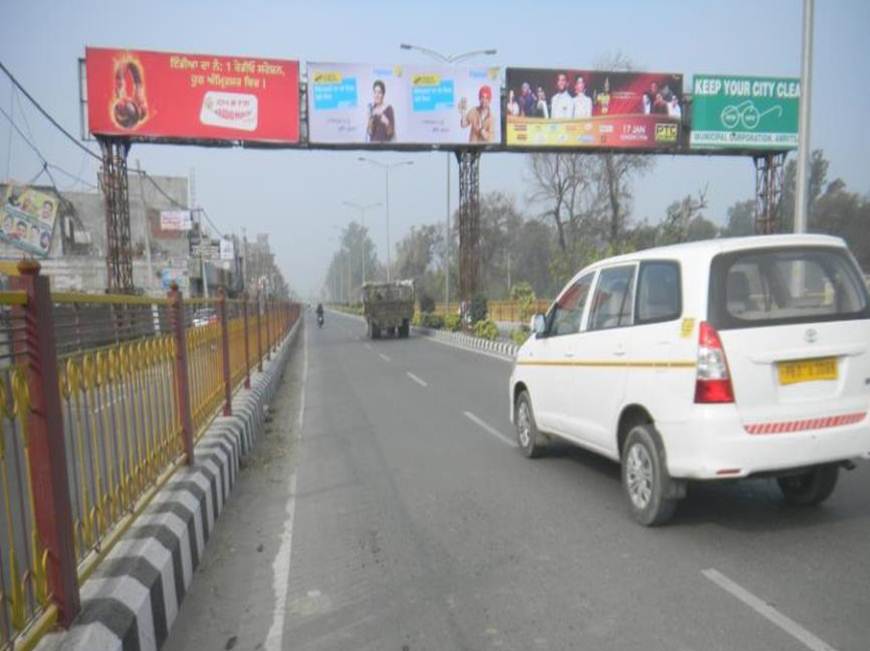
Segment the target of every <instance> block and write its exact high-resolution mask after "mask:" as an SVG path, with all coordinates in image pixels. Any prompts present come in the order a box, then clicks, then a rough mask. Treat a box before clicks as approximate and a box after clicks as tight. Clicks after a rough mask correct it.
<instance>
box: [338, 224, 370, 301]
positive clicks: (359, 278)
mask: <svg viewBox="0 0 870 651" xmlns="http://www.w3.org/2000/svg"><path fill="white" fill-rule="evenodd" d="M339 242H340V248H339V250H338V251H336V252H335V253H334V254H333V256H332V260H331V261H330V264H329V268H328V269H327V272H326V283H325V289H326V291H327V293H328V294H329V295H330V296H331V298H332V300H334V301H339V300H342V301H344V300H349V301H350V302H352V303H355V302H356V301H357V300H358V298H359V295H360V293H359V290H360V287H361V286H362V282H363V258H365V276H366V280H375V279H378V278H382V277H383V275H384V270H383V269H382V268H381V265H380V263H379V262H378V258H377V255H376V253H375V245H374V243H373V242H372V240H371V238H370V237H369V235H368V229H367V228H366V227H364V226H362V225H361V224H359V223H357V222H350V223H349V224H348V225H347V226H345V228H344V229H343V230H342V232H341V236H340V238H339Z"/></svg>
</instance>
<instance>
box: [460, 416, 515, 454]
mask: <svg viewBox="0 0 870 651" xmlns="http://www.w3.org/2000/svg"><path fill="white" fill-rule="evenodd" d="M462 413H463V414H464V415H465V417H466V418H467V419H468V420H470V421H471V422H472V423H474V424H475V425H477V426H478V427H480V428H481V429H482V430H483V431H484V432H486V433H487V434H491V435H492V436H494V437H495V438H497V439H498V440H499V441H501V442H502V443H505V444H507V445H509V446H511V447H512V448H515V447H516V443H514V441H513V439H512V438H510V437H508V436H505V435H504V434H502V433H501V432H499V431H498V430H497V429H496V428H495V427H493V426H492V425H490V424H489V423H487V422H485V421H483V420H481V419H480V418H478V417H477V416H475V415H474V414H472V413H471V412H470V411H463V412H462Z"/></svg>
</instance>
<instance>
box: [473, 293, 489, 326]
mask: <svg viewBox="0 0 870 651" xmlns="http://www.w3.org/2000/svg"><path fill="white" fill-rule="evenodd" d="M486 313H487V305H486V296H485V295H484V294H475V295H474V297H473V298H472V299H471V322H472V323H477V322H478V321H484V320H485V319H486Z"/></svg>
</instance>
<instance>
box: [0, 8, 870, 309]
mask: <svg viewBox="0 0 870 651" xmlns="http://www.w3.org/2000/svg"><path fill="white" fill-rule="evenodd" d="M801 6H802V2H801V1H800V0H765V1H763V2H759V1H758V0H751V1H741V0H730V1H727V2H726V1H722V2H687V1H685V0H682V1H675V2H671V1H667V2H665V1H661V2H640V1H637V0H634V1H626V0H623V1H619V0H601V1H597V2H593V1H591V0H587V1H584V2H578V1H577V0H573V1H564V2H563V1H558V2H555V1H553V2H547V1H546V0H538V1H537V2H514V1H512V0H501V1H500V2H489V1H485V0H481V1H478V2H473V3H472V2H467V1H463V2H458V1H456V2H454V1H452V0H439V1H438V2H410V1H406V2H388V1H356V2H328V1H314V0H310V1H309V2H278V1H272V2H250V1H248V2H226V3H225V2H220V1H211V2H206V1H204V0H197V1H193V0H186V1H183V2H182V1H179V0H176V1H174V2H165V1H160V0H149V1H148V2H139V3H135V2H125V3H120V2H74V1H70V2H47V1H43V0H3V2H2V7H3V11H2V17H3V25H4V30H3V36H2V38H0V60H2V61H3V63H4V64H5V65H6V66H7V67H9V68H10V70H12V72H13V74H15V75H16V76H17V77H18V78H19V80H20V81H21V82H22V83H23V84H24V85H25V86H26V87H27V88H28V89H29V90H30V92H31V93H32V94H33V95H34V96H35V97H36V98H37V99H38V100H39V101H40V102H41V103H42V104H43V105H44V106H45V108H46V109H47V110H48V111H49V112H50V113H51V114H52V115H54V116H55V117H56V118H57V119H58V120H59V121H60V122H61V123H62V124H63V125H64V126H66V127H67V128H68V129H69V130H70V131H73V132H74V133H76V134H78V131H79V126H78V125H79V107H78V91H77V64H76V60H77V59H78V58H79V57H82V56H84V48H85V45H94V46H106V47H126V48H131V49H155V50H170V51H178V52H190V53H203V54H219V55H246V56H257V57H273V58H290V59H299V60H300V61H302V62H304V61H306V60H312V61H318V60H319V61H360V62H396V63H426V62H428V61H429V60H428V59H426V58H425V57H424V56H422V55H420V54H417V53H414V52H406V51H403V50H400V49H399V43H401V42H409V43H414V44H418V45H423V46H427V47H430V48H434V49H437V50H440V51H442V52H444V53H459V52H464V51H467V50H472V49H482V48H497V49H498V55H497V56H495V57H482V58H478V59H476V60H474V63H485V64H487V65H499V66H508V65H516V66H526V67H561V66H565V67H569V66H570V67H589V66H593V65H594V64H595V63H596V62H597V61H598V60H600V59H601V58H602V57H604V56H607V55H608V54H613V53H615V52H617V51H619V52H622V53H623V54H624V55H626V56H627V57H628V58H629V59H631V60H632V61H633V62H634V64H635V66H636V67H637V68H638V69H641V70H650V71H666V72H682V73H683V74H684V75H685V76H686V80H685V84H686V88H687V89H688V88H690V86H689V85H688V84H689V81H690V77H691V75H692V74H693V73H700V72H707V73H732V74H757V75H772V76H798V75H799V74H800V47H801V36H800V35H801ZM868 31H870V2H868V1H867V0H853V1H847V0H817V2H816V21H815V58H814V82H813V94H812V95H813V96H812V101H813V104H812V111H813V121H812V145H813V147H814V148H815V147H822V148H824V150H825V153H826V155H827V156H828V157H829V158H830V160H831V169H830V176H831V177H832V178H833V177H836V176H839V177H842V178H843V179H844V180H845V181H846V183H847V184H848V186H849V187H850V188H851V189H852V190H855V191H859V192H861V193H865V192H868V191H870V162H868V154H870V136H868V127H867V122H868V116H870V83H868V82H870V75H868V70H867V67H866V65H867V62H868V61H870V38H868ZM0 106H2V107H3V108H4V110H6V111H7V112H8V111H9V106H10V84H9V83H8V81H7V80H6V79H5V78H3V77H2V76H0ZM23 106H24V111H25V115H26V117H27V122H28V125H29V128H30V130H31V131H32V133H33V137H34V139H35V141H36V143H37V145H38V146H39V147H40V149H41V150H42V152H43V154H44V155H45V156H46V157H47V158H48V159H49V160H50V161H51V162H52V163H54V164H57V165H60V166H61V167H64V168H66V169H68V170H70V171H72V172H74V173H77V174H80V175H81V176H83V177H84V178H85V179H87V180H89V181H90V182H92V183H93V182H94V181H95V178H96V176H95V175H96V165H95V162H94V161H92V160H89V159H88V158H87V157H85V156H84V154H82V153H81V152H80V151H78V150H77V149H76V148H75V147H74V146H73V145H72V144H71V143H69V142H68V141H65V140H64V139H63V137H62V136H60V135H59V134H58V133H57V132H55V131H54V130H53V129H52V128H51V127H50V126H49V125H48V124H47V123H46V122H45V120H43V119H42V118H41V117H40V116H39V115H38V114H37V113H36V112H35V111H34V110H33V109H32V108H31V107H30V106H29V105H27V103H26V101H24V103H23ZM17 111H18V108H17V106H16V115H17V116H19V117H18V119H19V120H20V114H19V113H18V112H17ZM22 128H25V132H26V131H27V128H26V127H24V126H23V125H22ZM91 146H92V148H94V149H96V147H94V145H91ZM0 154H2V156H0V176H5V175H6V173H7V161H8V165H9V171H8V173H9V176H11V177H12V178H15V179H18V180H26V179H28V178H30V177H32V176H33V175H34V174H35V173H36V172H37V171H38V170H39V168H40V167H41V165H40V163H39V162H38V159H37V158H36V156H35V155H34V154H32V153H31V152H30V151H29V150H28V149H27V147H26V145H25V144H24V143H23V142H22V141H21V140H20V139H18V138H17V136H12V145H11V149H10V130H9V127H8V124H6V123H5V120H4V119H2V118H0ZM358 155H359V154H358V153H357V152H315V151H248V150H241V149H233V150H223V149H200V148H195V147H178V146H155V145H136V146H134V147H133V149H132V151H131V154H130V163H131V165H134V164H135V161H136V160H137V159H139V160H140V161H141V163H142V166H143V167H144V168H145V169H146V170H148V171H150V172H151V173H153V174H168V175H181V176H186V175H187V174H188V173H189V172H190V170H191V169H195V170H196V185H197V201H198V203H199V204H200V205H202V206H204V207H205V208H206V209H207V210H208V212H209V214H210V215H211V217H212V219H213V220H214V221H215V222H216V223H217V225H218V226H219V227H220V228H221V229H223V230H225V231H236V232H240V229H241V228H242V227H245V228H247V232H248V234H249V236H253V234H255V233H257V232H268V233H270V235H271V241H272V243H273V248H274V249H275V250H276V251H277V255H278V260H279V264H280V266H281V268H282V269H283V271H284V273H285V275H286V277H287V279H288V281H289V282H290V284H291V285H292V286H293V287H294V288H296V289H297V290H299V291H302V292H308V291H312V290H316V289H319V287H320V286H321V284H322V282H323V278H324V274H325V270H326V266H327V263H328V261H329V257H330V255H331V253H332V251H333V250H334V249H335V248H336V247H337V243H336V241H335V240H334V239H331V238H335V236H336V235H337V233H338V228H339V227H341V226H343V225H344V224H346V223H347V222H348V221H349V220H350V219H352V218H354V217H355V213H353V212H352V211H351V210H349V209H348V208H345V207H343V206H342V201H345V200H346V201H354V202H358V203H372V202H377V201H383V199H384V183H383V173H382V172H380V171H379V170H376V169H374V168H371V167H367V166H365V165H364V164H362V163H359V162H357V156H358ZM372 155H373V156H375V157H377V158H378V159H379V160H381V161H384V162H392V161H399V160H405V159H411V160H413V161H414V165H413V166H410V167H402V168H400V169H398V170H396V171H394V172H393V175H392V177H391V203H390V206H391V235H392V241H393V243H394V244H395V242H396V241H397V240H398V239H399V238H400V237H401V236H402V235H403V234H405V233H406V232H407V231H408V229H409V228H410V227H411V226H412V225H414V224H421V223H431V222H433V221H436V220H443V219H444V214H445V185H446V178H445V172H446V170H445V167H446V163H445V154H444V153H425V154H412V155H402V154H398V153H396V154H388V153H384V154H377V153H376V154H372ZM657 161H658V162H657V165H656V167H655V169H654V171H653V172H652V173H651V174H650V175H649V176H648V177H646V178H645V179H643V180H641V181H639V182H638V183H637V184H636V187H635V197H636V199H635V205H634V211H633V217H635V218H637V219H642V218H644V217H647V218H649V219H650V220H651V221H657V220H659V219H660V218H661V216H662V215H663V214H664V210H665V207H666V206H667V205H668V204H669V203H670V202H671V201H673V200H675V199H678V198H680V197H681V196H684V195H685V194H687V193H694V192H696V191H697V190H699V189H701V188H703V187H704V186H708V188H709V190H708V200H709V211H708V214H709V216H710V217H711V218H713V219H715V220H717V221H722V220H723V219H724V216H725V211H726V210H727V208H728V206H729V205H731V204H732V203H733V202H735V201H737V200H742V199H747V198H751V197H752V193H753V191H754V173H753V167H752V162H751V160H749V159H740V158H697V157H691V158H677V157H670V156H661V157H658V158H657ZM525 165H526V161H525V157H524V156H522V155H519V154H486V155H484V156H483V158H482V160H481V191H482V192H487V191H490V190H503V191H506V192H508V193H512V194H513V195H514V196H516V198H517V200H518V202H519V204H520V206H521V207H522V206H524V205H525V195H526V193H527V191H528V189H527V186H526V184H525V178H526V174H525ZM453 171H454V182H453V202H452V203H453V207H454V208H455V205H456V199H457V197H456V194H457V193H456V177H455V173H456V166H455V163H454V165H453ZM61 179H63V177H62V176H58V182H59V185H60V186H61V189H67V188H69V187H71V186H72V185H73V182H68V180H66V179H64V180H61ZM367 225H368V226H370V229H371V234H372V237H373V239H374V240H375V242H376V244H377V245H378V248H379V257H380V258H381V259H382V260H383V259H384V258H385V246H386V237H385V225H384V215H383V212H382V211H371V212H370V213H369V218H368V223H367Z"/></svg>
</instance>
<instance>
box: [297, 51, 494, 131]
mask: <svg viewBox="0 0 870 651" xmlns="http://www.w3.org/2000/svg"><path fill="white" fill-rule="evenodd" d="M499 83H500V72H499V69H498V68H486V67H455V68H453V67H443V66H403V65H366V64H353V63H309V64H308V124H309V133H308V140H309V142H312V143H324V144H342V145H372V146H377V145H379V144H410V145H414V144H421V145H431V144H444V145H448V144H449V145H459V144H472V145H487V144H497V143H500V142H501V106H500V102H499V96H498V89H499Z"/></svg>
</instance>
